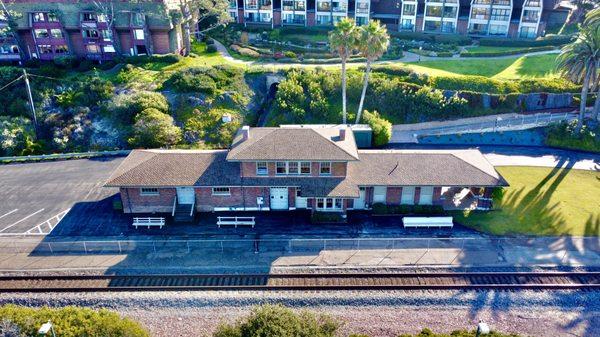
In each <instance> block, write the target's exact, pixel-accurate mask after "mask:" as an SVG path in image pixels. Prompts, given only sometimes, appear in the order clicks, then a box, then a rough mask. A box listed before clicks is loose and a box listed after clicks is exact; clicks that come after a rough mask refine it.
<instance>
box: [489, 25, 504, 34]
mask: <svg viewBox="0 0 600 337" xmlns="http://www.w3.org/2000/svg"><path fill="white" fill-rule="evenodd" d="M507 32H508V27H507V26H505V25H490V35H506V33H507Z"/></svg>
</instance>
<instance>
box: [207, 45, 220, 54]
mask: <svg viewBox="0 0 600 337" xmlns="http://www.w3.org/2000/svg"><path fill="white" fill-rule="evenodd" d="M206 52H207V53H216V52H217V47H216V46H215V45H214V44H209V45H207V46H206Z"/></svg>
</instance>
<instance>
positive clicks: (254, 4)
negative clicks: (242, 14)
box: [245, 0, 258, 9]
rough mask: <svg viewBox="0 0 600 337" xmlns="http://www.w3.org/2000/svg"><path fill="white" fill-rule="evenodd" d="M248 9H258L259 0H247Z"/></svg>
mask: <svg viewBox="0 0 600 337" xmlns="http://www.w3.org/2000/svg"><path fill="white" fill-rule="evenodd" d="M245 7H246V9H257V8H258V0H246V6H245Z"/></svg>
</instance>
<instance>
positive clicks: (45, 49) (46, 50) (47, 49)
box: [38, 44, 52, 54]
mask: <svg viewBox="0 0 600 337" xmlns="http://www.w3.org/2000/svg"><path fill="white" fill-rule="evenodd" d="M38 48H39V49H40V54H52V46H51V45H49V44H42V45H39V46H38Z"/></svg>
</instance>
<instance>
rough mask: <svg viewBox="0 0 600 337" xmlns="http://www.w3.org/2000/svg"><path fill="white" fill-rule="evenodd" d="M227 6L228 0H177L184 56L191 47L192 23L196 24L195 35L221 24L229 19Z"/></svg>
mask: <svg viewBox="0 0 600 337" xmlns="http://www.w3.org/2000/svg"><path fill="white" fill-rule="evenodd" d="M228 7H229V1H228V0H179V8H180V13H178V15H179V16H180V23H181V24H182V26H183V44H184V47H185V50H184V55H185V56H188V55H189V54H190V50H191V48H192V37H191V35H192V33H191V27H192V25H197V28H198V31H197V32H196V35H197V36H198V35H200V34H204V33H206V32H208V31H210V30H212V29H214V28H216V27H219V26H222V25H224V24H226V23H228V22H229V21H230V20H231V18H230V17H229V13H228V12H227V8H228Z"/></svg>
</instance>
